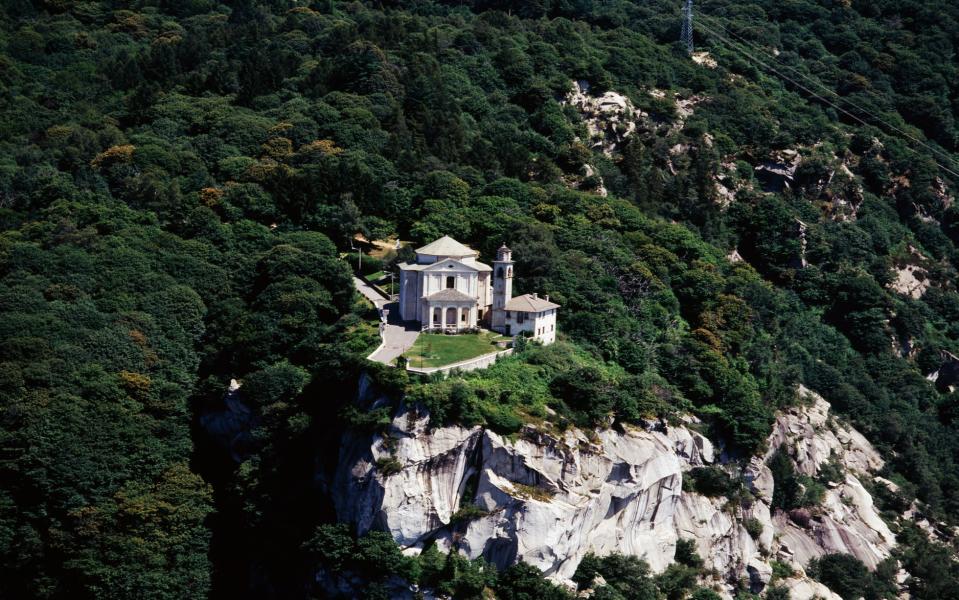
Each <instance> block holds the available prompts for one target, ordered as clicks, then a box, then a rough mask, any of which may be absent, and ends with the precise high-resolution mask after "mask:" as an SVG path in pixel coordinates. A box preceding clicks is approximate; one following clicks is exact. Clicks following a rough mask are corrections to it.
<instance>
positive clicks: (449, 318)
mask: <svg viewBox="0 0 959 600" xmlns="http://www.w3.org/2000/svg"><path fill="white" fill-rule="evenodd" d="M478 259H479V252H477V251H476V250H473V249H472V248H470V247H469V246H466V245H464V244H461V243H460V242H457V241H456V240H454V239H453V238H451V237H449V236H443V237H441V238H440V239H438V240H436V241H434V242H431V243H429V244H427V245H425V246H423V247H422V248H417V249H416V260H415V262H408V263H402V264H400V265H399V268H400V298H399V311H400V316H401V317H402V319H403V320H404V321H418V322H419V323H420V325H421V327H422V329H424V330H436V331H445V332H450V333H456V332H460V331H464V330H469V329H474V328H476V327H479V326H481V325H482V326H487V327H489V328H490V329H493V330H494V331H498V332H500V333H503V334H505V335H517V334H519V333H522V332H527V331H528V332H530V335H532V337H533V339H536V340H539V341H541V342H543V343H544V344H549V343H552V342H553V341H555V339H556V310H557V309H558V308H559V305H558V304H554V303H552V302H550V301H549V297H548V296H546V297H544V298H540V297H539V296H537V295H536V294H527V295H525V296H518V297H516V298H513V257H512V251H510V249H509V248H507V247H506V245H505V244H504V245H503V246H502V247H501V248H500V249H499V250H498V251H497V252H496V260H495V261H493V265H492V266H490V265H487V264H484V263H481V262H479V260H478Z"/></svg>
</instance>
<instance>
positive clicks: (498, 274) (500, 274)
mask: <svg viewBox="0 0 959 600" xmlns="http://www.w3.org/2000/svg"><path fill="white" fill-rule="evenodd" d="M496 278H497V279H502V278H503V267H500V268H498V269H496Z"/></svg>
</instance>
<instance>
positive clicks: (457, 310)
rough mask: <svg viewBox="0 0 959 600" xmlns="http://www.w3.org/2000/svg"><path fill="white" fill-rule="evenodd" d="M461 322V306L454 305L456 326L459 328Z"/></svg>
mask: <svg viewBox="0 0 959 600" xmlns="http://www.w3.org/2000/svg"><path fill="white" fill-rule="evenodd" d="M462 324H463V307H462V306H457V307H456V328H457V329H459V328H460V327H462Z"/></svg>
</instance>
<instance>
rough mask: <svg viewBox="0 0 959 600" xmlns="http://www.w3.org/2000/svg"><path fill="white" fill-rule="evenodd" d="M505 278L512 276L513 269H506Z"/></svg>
mask: <svg viewBox="0 0 959 600" xmlns="http://www.w3.org/2000/svg"><path fill="white" fill-rule="evenodd" d="M506 276H507V277H512V276H513V267H509V268H508V269H506Z"/></svg>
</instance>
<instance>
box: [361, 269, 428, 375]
mask: <svg viewBox="0 0 959 600" xmlns="http://www.w3.org/2000/svg"><path fill="white" fill-rule="evenodd" d="M353 285H355V286H356V289H357V290H359V292H360V293H361V294H363V295H364V296H366V297H367V298H368V299H369V300H370V302H372V303H373V305H374V306H376V309H377V310H378V311H379V312H380V320H381V321H382V319H383V312H384V311H386V314H387V315H388V322H386V323H381V325H380V326H381V327H382V328H383V331H382V337H383V345H382V346H380V347H379V348H378V349H377V350H376V351H375V352H374V353H373V354H370V355H369V356H367V358H368V359H370V360H375V361H376V362H381V363H383V364H387V365H388V364H390V362H392V361H393V359H395V358H397V357H398V356H400V355H401V354H403V353H404V352H406V351H407V350H409V349H410V347H411V346H412V345H413V342H415V341H416V338H417V337H419V335H420V325H419V323H415V322H411V323H404V322H403V321H401V320H400V310H399V305H398V304H397V303H396V302H390V301H389V300H387V299H386V298H384V297H383V295H382V294H380V293H379V292H378V291H376V290H375V289H373V287H372V286H371V285H370V284H368V283H366V282H365V281H363V280H362V279H360V278H359V277H354V278H353Z"/></svg>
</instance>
